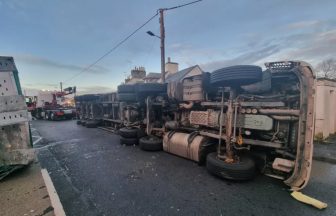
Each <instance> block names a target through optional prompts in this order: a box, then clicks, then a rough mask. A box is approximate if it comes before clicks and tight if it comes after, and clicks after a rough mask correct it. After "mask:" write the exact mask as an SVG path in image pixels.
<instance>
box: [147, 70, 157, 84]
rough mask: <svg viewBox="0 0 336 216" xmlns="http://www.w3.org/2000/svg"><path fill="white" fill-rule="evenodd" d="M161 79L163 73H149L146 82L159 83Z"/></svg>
mask: <svg viewBox="0 0 336 216" xmlns="http://www.w3.org/2000/svg"><path fill="white" fill-rule="evenodd" d="M160 80H161V73H154V72H151V73H148V74H147V76H146V77H145V78H144V81H145V83H157V82H159V81H160Z"/></svg>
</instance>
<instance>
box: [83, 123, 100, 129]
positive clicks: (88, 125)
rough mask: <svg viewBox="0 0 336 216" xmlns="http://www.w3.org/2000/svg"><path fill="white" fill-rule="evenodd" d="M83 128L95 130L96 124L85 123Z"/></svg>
mask: <svg viewBox="0 0 336 216" xmlns="http://www.w3.org/2000/svg"><path fill="white" fill-rule="evenodd" d="M85 126H86V127H87V128H96V127H97V123H95V122H86V124H85Z"/></svg>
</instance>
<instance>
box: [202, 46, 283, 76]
mask: <svg viewBox="0 0 336 216" xmlns="http://www.w3.org/2000/svg"><path fill="white" fill-rule="evenodd" d="M279 50H280V49H279V46H278V45H269V46H266V47H262V48H260V49H258V50H254V51H250V52H247V53H244V54H240V55H238V56H237V57H234V58H230V59H223V60H217V61H211V62H207V63H204V64H201V65H200V66H201V68H203V70H205V71H210V72H211V71H213V70H216V69H219V68H222V67H227V66H232V65H239V64H240V65H244V64H254V63H255V62H257V61H259V60H261V59H263V58H265V57H268V56H270V55H272V54H274V53H277V52H279Z"/></svg>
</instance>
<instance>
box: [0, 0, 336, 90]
mask: <svg viewBox="0 0 336 216" xmlns="http://www.w3.org/2000/svg"><path fill="white" fill-rule="evenodd" d="M189 1H191V0H95V1H93V0H71V1H69V0H57V1H56V0H54V1H46V0H0V56H13V57H14V59H15V62H16V66H17V68H18V70H19V75H20V80H21V85H22V86H23V88H25V89H26V90H27V91H29V90H32V89H49V90H55V89H57V88H59V82H61V81H63V82H65V83H64V86H65V87H66V86H77V89H78V91H80V92H82V93H84V92H85V93H89V92H92V93H98V92H110V91H113V90H115V89H116V87H117V86H118V85H119V84H120V83H121V82H123V81H124V79H125V77H126V76H127V75H128V74H129V73H130V70H131V69H132V68H134V67H135V66H143V67H145V68H146V71H147V72H160V40H159V39H158V38H155V37H150V36H149V35H147V34H146V31H149V30H150V31H152V32H154V33H155V34H159V18H158V17H156V18H155V19H153V20H152V21H151V22H150V23H148V24H147V25H146V26H145V27H144V28H142V29H141V30H140V31H138V32H137V33H136V34H135V35H134V36H133V37H131V38H130V39H129V40H128V41H126V42H125V43H124V44H123V45H121V46H120V47H119V48H118V49H116V50H115V51H114V52H112V53H111V54H110V55H108V56H107V57H106V58H104V59H103V60H102V61H100V62H99V63H98V64H97V65H96V66H94V67H92V68H91V70H88V71H86V72H83V73H81V74H80V75H79V76H78V77H76V78H74V79H70V78H71V77H73V76H74V75H75V74H77V73H79V72H80V71H82V70H83V68H85V67H87V66H88V65H90V64H92V63H93V62H94V61H95V60H97V59H98V58H99V57H100V56H102V55H103V54H104V53H106V52H107V51H108V50H110V49H111V48H112V47H114V46H115V45H116V44H117V43H118V42H120V41H121V40H122V39H124V38H125V37H126V36H127V35H129V34H130V33H131V32H132V31H134V30H135V29H136V28H138V27H139V26H140V25H142V24H143V23H144V22H145V21H147V20H148V19H149V18H150V17H152V16H153V15H154V14H155V13H156V11H157V9H159V8H166V7H172V6H176V5H180V4H183V3H187V2H189ZM335 9H336V1H335V0H320V1H317V0H291V1H284V0H272V1H270V0H225V1H224V0H203V1H201V2H199V3H196V4H193V5H190V6H186V7H183V8H179V9H176V10H170V11H167V12H166V13H165V31H166V57H171V59H172V61H174V62H178V63H179V68H180V69H183V68H186V67H189V66H193V65H195V64H198V65H200V67H201V68H202V69H203V70H204V71H208V72H212V71H213V70H216V69H219V68H221V67H226V66H231V65H238V64H254V65H260V66H262V65H263V64H264V63H265V62H269V61H279V60H303V61H307V62H308V63H311V64H312V65H313V66H314V65H316V64H317V63H318V62H320V61H322V60H324V59H327V58H331V57H335V56H336V14H335Z"/></svg>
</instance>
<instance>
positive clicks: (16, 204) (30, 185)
mask: <svg viewBox="0 0 336 216" xmlns="http://www.w3.org/2000/svg"><path fill="white" fill-rule="evenodd" d="M0 194H1V196H0V215H3V216H12V215H22V216H31V215H34V216H53V215H54V209H53V207H52V205H51V201H50V198H49V194H48V191H47V188H46V185H45V183H44V180H43V178H42V175H41V167H40V166H39V164H38V163H33V164H31V165H30V166H28V167H25V168H23V169H20V170H17V171H15V172H14V173H12V174H11V175H9V176H8V177H6V178H4V179H3V180H2V181H1V182H0Z"/></svg>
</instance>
